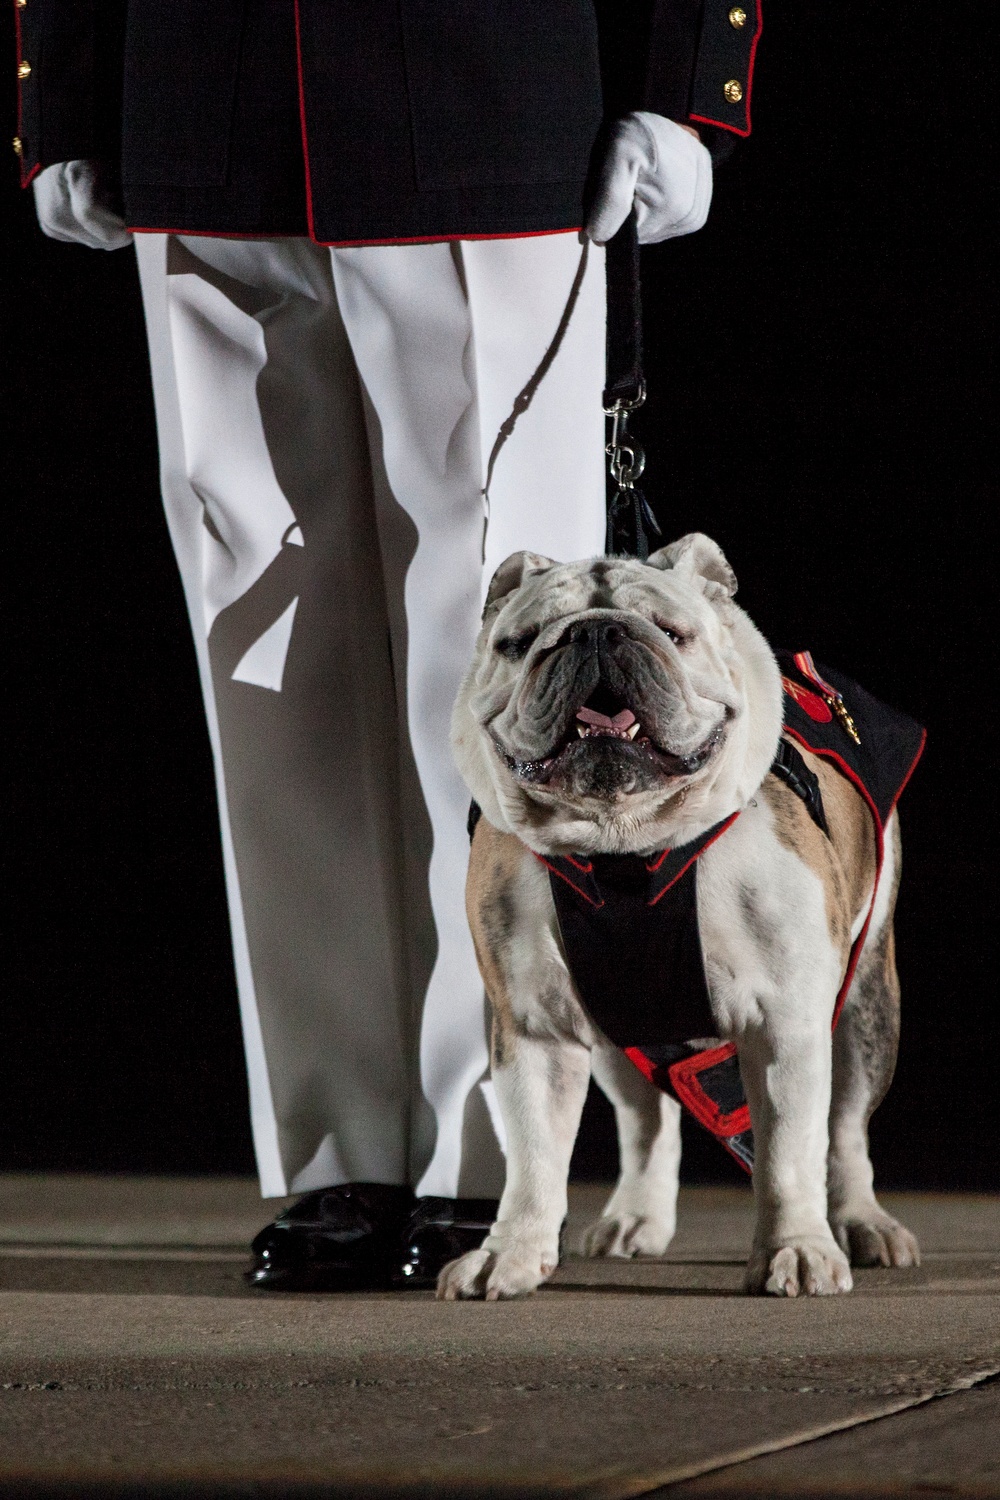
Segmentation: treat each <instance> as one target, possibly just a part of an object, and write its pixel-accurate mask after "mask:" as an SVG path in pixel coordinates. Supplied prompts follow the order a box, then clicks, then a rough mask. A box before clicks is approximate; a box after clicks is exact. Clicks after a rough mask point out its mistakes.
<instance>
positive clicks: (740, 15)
mask: <svg viewBox="0 0 1000 1500" xmlns="http://www.w3.org/2000/svg"><path fill="white" fill-rule="evenodd" d="M19 3H20V4H22V5H23V4H24V3H25V0H19ZM729 24H730V26H731V27H732V28H733V30H734V31H742V30H743V28H744V26H745V25H746V24H747V13H746V11H745V10H744V9H743V7H742V5H734V6H733V8H732V10H731V11H730V12H729Z"/></svg>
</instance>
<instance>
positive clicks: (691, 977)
mask: <svg viewBox="0 0 1000 1500" xmlns="http://www.w3.org/2000/svg"><path fill="white" fill-rule="evenodd" d="M731 821H732V820H731V819H727V820H726V822H725V824H724V825H719V827H718V828H716V829H712V830H710V832H709V833H708V834H706V835H705V836H704V837H703V839H701V840H699V841H698V844H697V845H690V846H688V847H687V848H686V849H684V850H677V851H668V853H667V854H666V855H661V856H659V857H658V858H657V859H654V860H646V859H643V858H642V857H641V856H639V855H631V854H620V855H595V856H593V858H592V859H588V860H575V859H552V860H547V861H546V863H547V864H548V865H549V870H550V876H551V879H550V885H551V888H552V899H553V901H554V903H555V908H556V915H557V917H558V920H559V930H560V933H561V935H562V939H563V946H564V948H565V951H566V956H567V961H568V964H569V968H570V972H571V973H572V975H573V979H574V983H575V985H576V987H577V990H578V992H579V994H580V997H581V999H582V1000H583V1003H584V1005H585V1006H586V1008H587V1010H588V1011H589V1013H590V1015H591V1017H592V1018H593V1020H594V1021H595V1022H596V1023H597V1025H598V1026H599V1027H600V1029H601V1030H602V1031H603V1033H604V1035H605V1036H606V1037H608V1039H609V1040H610V1041H613V1042H614V1043H615V1044H616V1045H617V1046H619V1047H624V1048H628V1047H644V1046H651V1045H656V1046H669V1045H671V1044H678V1043H683V1042H687V1041H688V1040H689V1039H690V1038H692V1037H706V1036H711V1035H712V1034H713V1021H712V1014H711V1008H710V1005H709V995H708V986H707V984H706V981H705V971H704V967H703V964H702V955H701V941H700V937H699V932H698V891H697V881H698V863H697V856H698V854H699V853H701V850H702V848H707V846H708V844H709V843H710V842H712V841H713V840H714V838H717V837H718V836H719V834H720V833H721V832H723V831H724V828H725V827H728V825H729V823H730V822H731ZM678 856H680V858H678Z"/></svg>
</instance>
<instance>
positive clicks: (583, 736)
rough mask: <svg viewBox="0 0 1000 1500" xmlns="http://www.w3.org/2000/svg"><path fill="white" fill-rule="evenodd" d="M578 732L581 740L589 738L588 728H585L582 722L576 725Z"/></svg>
mask: <svg viewBox="0 0 1000 1500" xmlns="http://www.w3.org/2000/svg"><path fill="white" fill-rule="evenodd" d="M576 732H577V734H578V735H579V736H580V738H581V740H585V739H586V738H587V730H586V729H584V727H583V725H582V724H578V725H577V726H576Z"/></svg>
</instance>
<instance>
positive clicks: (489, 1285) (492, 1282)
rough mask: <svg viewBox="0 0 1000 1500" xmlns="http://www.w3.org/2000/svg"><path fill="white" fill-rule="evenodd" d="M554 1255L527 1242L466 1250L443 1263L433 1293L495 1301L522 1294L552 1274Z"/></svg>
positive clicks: (451, 1298) (444, 1298) (449, 1297)
mask: <svg viewBox="0 0 1000 1500" xmlns="http://www.w3.org/2000/svg"><path fill="white" fill-rule="evenodd" d="M556 1264H557V1258H556V1257H555V1256H552V1255H546V1254H544V1252H542V1251H540V1250H538V1249H537V1248H536V1247H534V1246H532V1245H527V1244H513V1245H509V1246H506V1247H505V1248H504V1249H501V1250H486V1249H482V1250H470V1251H469V1253H468V1254H467V1255H462V1256H459V1258H458V1260H453V1261H451V1262H450V1263H449V1264H448V1265H446V1266H445V1268H444V1270H443V1271H442V1272H441V1274H440V1276H439V1277H438V1284H437V1295H438V1298H439V1299H440V1300H441V1301H442V1302H457V1301H458V1300H459V1299H462V1298H470V1297H482V1298H485V1300H486V1301H487V1302H499V1301H500V1299H501V1298H505V1297H526V1296H527V1295H528V1293H529V1292H533V1291H535V1289H536V1288H537V1287H539V1286H540V1285H541V1283H542V1282H543V1281H545V1280H546V1278H547V1277H549V1276H551V1275H552V1272H553V1271H554V1270H555V1268H556Z"/></svg>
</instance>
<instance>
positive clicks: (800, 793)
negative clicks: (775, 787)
mask: <svg viewBox="0 0 1000 1500" xmlns="http://www.w3.org/2000/svg"><path fill="white" fill-rule="evenodd" d="M770 774H771V775H772V776H777V778H778V780H779V781H783V782H784V783H785V785H786V786H787V787H788V789H789V791H792V792H794V793H795V795H796V797H801V799H802V801H803V802H804V803H805V805H806V811H807V812H808V814H809V816H810V817H811V818H812V820H813V822H814V823H815V824H816V827H817V828H819V829H821V830H822V832H823V833H825V834H826V836H827V838H829V837H830V830H829V828H828V827H827V823H826V813H825V811H824V809H823V793H822V791H821V790H820V785H819V777H818V776H817V775H816V773H815V771H810V769H809V767H808V766H807V765H806V763H805V761H804V760H803V759H802V756H801V755H800V754H799V752H798V751H797V750H796V748H795V746H794V745H793V744H792V742H791V741H790V740H786V739H784V738H782V739H780V740H779V741H778V753H777V755H776V756H775V757H774V760H773V761H772V762H771V771H770Z"/></svg>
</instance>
